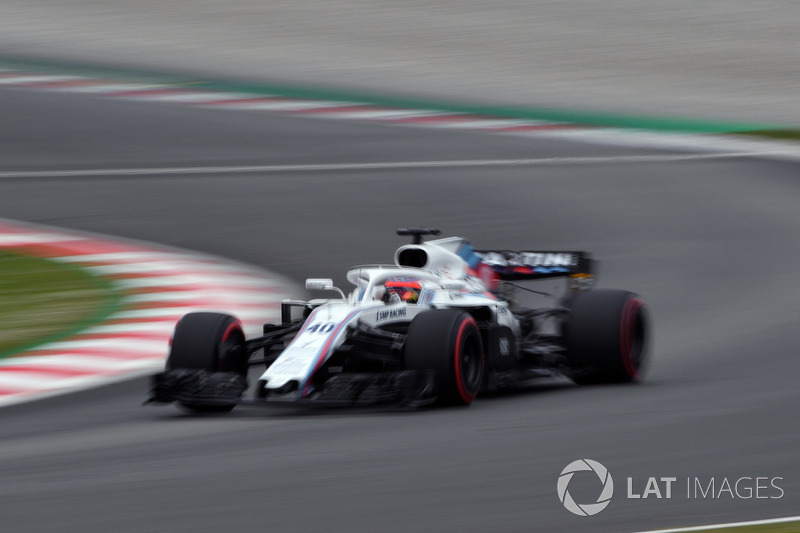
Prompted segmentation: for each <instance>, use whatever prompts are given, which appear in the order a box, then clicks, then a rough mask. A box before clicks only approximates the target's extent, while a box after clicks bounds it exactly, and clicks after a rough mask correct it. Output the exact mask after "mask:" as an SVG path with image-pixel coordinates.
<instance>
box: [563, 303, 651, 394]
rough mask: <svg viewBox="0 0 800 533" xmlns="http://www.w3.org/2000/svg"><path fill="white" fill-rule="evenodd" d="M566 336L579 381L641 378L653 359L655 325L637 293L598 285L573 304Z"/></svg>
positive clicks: (583, 382) (616, 380) (584, 382)
mask: <svg viewBox="0 0 800 533" xmlns="http://www.w3.org/2000/svg"><path fill="white" fill-rule="evenodd" d="M567 306H568V309H569V311H570V312H569V317H568V318H567V320H566V323H565V324H564V332H563V333H564V338H565V341H566V346H567V352H568V355H569V360H570V364H571V366H572V367H573V380H574V381H575V382H576V383H579V384H582V385H584V384H586V385H588V384H596V383H626V382H630V381H636V380H638V379H640V378H641V376H642V372H643V371H644V369H645V366H646V363H647V349H648V344H649V324H648V316H647V309H646V307H645V305H644V302H643V301H642V300H641V299H640V298H639V297H638V296H637V295H636V294H633V293H631V292H627V291H621V290H614V289H596V290H591V291H587V292H582V293H578V294H577V295H575V296H574V297H573V298H571V299H570V300H569V302H568V304H567Z"/></svg>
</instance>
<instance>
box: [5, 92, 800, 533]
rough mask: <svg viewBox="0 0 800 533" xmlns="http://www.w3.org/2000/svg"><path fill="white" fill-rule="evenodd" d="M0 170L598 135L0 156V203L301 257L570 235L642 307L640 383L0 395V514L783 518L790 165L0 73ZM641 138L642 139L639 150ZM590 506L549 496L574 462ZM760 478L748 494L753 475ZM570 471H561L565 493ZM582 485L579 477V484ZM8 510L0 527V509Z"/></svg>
mask: <svg viewBox="0 0 800 533" xmlns="http://www.w3.org/2000/svg"><path fill="white" fill-rule="evenodd" d="M0 116H2V117H3V129H2V131H0V161H2V164H1V166H2V168H0V170H34V169H49V170H57V169H81V168H132V167H148V168H152V167H167V166H182V167H183V166H195V167H197V166H224V165H272V164H307V163H353V162H365V161H391V162H415V161H433V160H436V161H444V160H465V159H470V160H471V159H481V158H485V159H522V158H526V159H528V158H543V157H556V158H570V157H579V156H589V155H591V156H602V157H607V158H608V160H607V161H604V162H602V163H598V164H595V165H582V164H575V163H574V162H570V161H568V160H565V161H564V162H563V163H562V164H550V165H546V166H544V165H529V166H516V167H505V166H498V167H492V168H451V167H442V168H436V169H430V168H429V169H419V168H403V167H402V166H401V167H398V168H395V169H391V170H386V169H384V170H362V171H349V172H345V171H336V170H331V171H316V172H314V171H304V172H271V173H250V174H236V175H232V174H231V175H226V174H224V173H221V174H211V175H192V174H189V175H181V176H163V175H143V176H135V177H102V176H100V177H52V178H46V179H31V178H9V179H1V180H0V216H3V217H7V218H13V219H21V220H29V221H34V222H41V223H47V224H52V225H57V226H63V227H68V228H77V229H83V230H91V231H98V232H102V233H108V234H112V235H120V236H124V237H133V238H139V239H145V240H150V241H157V242H161V243H166V244H170V245H177V246H181V247H184V248H189V249H195V250H201V251H204V252H211V253H216V254H221V255H225V256H229V257H232V258H234V259H238V260H244V261H247V262H250V263H253V264H256V265H260V266H263V267H266V268H268V269H271V270H274V271H277V272H279V273H282V274H285V275H288V276H290V277H291V278H293V279H296V280H302V279H303V278H304V277H308V276H332V277H334V278H335V279H337V281H339V282H342V278H343V273H344V269H345V268H346V267H347V266H350V265H352V264H357V263H364V262H381V261H388V260H390V258H391V255H392V253H393V251H394V249H395V248H396V247H397V246H398V245H400V244H402V243H403V242H404V241H403V240H402V239H399V238H398V237H396V236H394V235H393V229H394V228H395V227H397V226H401V225H410V224H419V225H430V226H437V227H440V228H442V229H443V230H444V231H445V232H446V233H447V234H458V235H464V236H467V237H469V238H470V239H471V241H472V242H473V244H475V245H476V246H477V247H481V248H495V247H496V248H538V247H542V248H545V247H548V248H549V247H557V248H564V249H587V250H590V251H592V252H594V253H595V254H596V256H597V257H598V258H599V259H600V260H601V261H602V264H601V275H600V283H601V286H604V287H619V288H626V289H630V290H634V291H637V292H640V293H641V294H642V295H643V296H644V297H645V298H646V300H647V301H648V303H649V305H650V309H651V312H652V316H653V320H654V322H655V336H656V337H655V344H654V347H653V355H654V359H653V365H652V368H651V372H650V374H649V379H648V380H647V381H646V382H645V383H644V384H642V385H638V386H625V387H607V388H603V387H596V388H578V387H575V386H572V385H570V384H566V383H542V384H535V385H533V386H531V387H530V388H528V389H525V390H521V391H515V392H513V393H508V394H503V395H494V396H491V397H487V398H479V400H478V401H477V402H476V403H475V404H474V405H473V406H472V407H470V408H468V409H436V410H424V411H413V412H397V411H392V410H360V411H308V410H305V409H278V408H269V409H267V410H259V409H255V408H251V407H244V408H241V409H237V410H236V411H234V412H233V413H232V414H231V415H230V416H226V417H201V418H193V417H187V416H184V415H183V414H181V413H180V412H179V411H178V410H176V409H174V408H172V407H167V408H152V407H141V406H140V405H139V404H140V403H141V401H142V400H143V399H144V398H145V393H146V382H145V381H143V380H138V381H134V382H130V383H126V384H122V385H118V386H113V387H108V388H105V389H101V390H97V391H92V392H88V393H82V394H79V395H75V396H69V397H62V398H57V399H53V400H48V401H44V402H39V403H34V404H29V405H24V406H18V407H12V408H7V409H4V410H3V411H1V412H0V480H2V481H0V493H1V494H2V498H3V506H2V510H0V523H2V524H3V525H4V530H8V531H141V530H145V529H147V530H154V531H244V530H266V531H318V530H328V531H364V532H367V531H370V532H371V531H379V530H381V531H408V530H411V531H476V532H477V531H504V532H519V531H534V530H540V531H635V530H640V529H647V528H659V527H667V526H672V525H683V524H686V525H691V524H702V523H714V522H722V521H736V520H747V519H757V518H769V517H773V516H785V515H792V514H796V511H797V508H798V504H799V503H800V478H798V475H800V468H798V465H797V460H796V457H797V455H796V448H797V439H798V436H799V435H800V422H798V421H797V417H796V415H795V412H796V405H797V402H798V396H799V395H798V391H797V387H796V380H795V374H796V372H797V371H798V369H799V367H800V365H799V364H798V362H797V340H798V333H797V327H796V325H797V323H798V319H799V318H800V316H798V315H800V311H798V306H797V304H796V300H797V298H796V296H797V289H796V285H795V283H794V281H795V279H794V275H795V271H796V265H797V264H798V259H800V252H798V250H800V248H799V247H798V237H797V235H798V231H797V230H798V227H800V214H798V211H797V209H796V206H797V205H798V196H799V195H798V184H797V181H796V174H797V166H796V165H793V164H789V163H778V162H767V161H759V160H755V159H740V158H721V159H717V160H705V161H683V162H675V161H669V160H667V159H665V160H664V161H662V162H650V163H646V164H645V163H632V162H630V161H626V160H625V159H624V156H627V155H638V154H645V153H646V154H652V155H659V154H658V152H653V151H650V152H643V151H635V150H631V149H625V148H608V147H603V148H601V147H597V146H591V145H582V144H578V143H569V144H566V143H563V142H556V141H552V140H545V139H540V140H531V139H518V138H511V137H501V136H487V135H484V134H466V133H452V132H441V131H438V132H437V131H427V130H420V129H411V128H399V127H398V128H390V127H384V126H376V125H365V124H347V123H336V122H326V121H320V120H313V119H302V118H292V117H285V116H284V117H278V116H270V115H258V116H247V115H240V114H235V113H230V112H226V111H210V110H206V111H203V110H197V109H183V108H173V107H159V106H154V105H150V104H137V103H122V102H108V101H103V100H95V99H90V98H84V97H75V96H67V95H61V96H59V95H54V94H40V93H34V92H21V91H6V90H3V91H1V92H0ZM665 155H669V154H665ZM580 458H590V459H595V460H597V461H600V462H601V463H603V464H604V465H606V466H607V467H608V468H609V471H610V472H611V473H612V475H613V476H614V479H615V483H616V492H615V497H614V500H613V501H612V503H611V505H610V506H609V507H608V509H606V510H605V511H603V512H602V513H601V514H599V515H597V516H595V517H591V518H579V517H576V516H573V515H571V514H569V513H568V512H567V511H566V510H565V509H564V508H563V507H562V506H561V505H560V503H559V502H558V498H557V495H556V480H557V478H558V474H559V473H560V472H561V470H562V468H564V467H565V466H566V465H567V464H568V463H570V462H571V461H573V460H575V459H580ZM629 476H630V477H632V478H633V479H634V482H635V484H636V486H635V487H634V488H635V489H636V490H638V491H639V492H641V489H642V488H643V485H644V482H645V481H646V480H647V478H648V477H650V476H657V477H661V476H674V477H677V478H679V479H681V480H685V479H686V478H687V477H691V478H694V477H697V478H701V479H703V480H708V479H710V478H712V477H714V478H716V479H717V480H721V479H722V478H726V477H727V478H728V479H730V480H735V479H737V478H741V477H745V476H748V477H753V478H755V477H758V476H763V477H769V478H773V477H776V476H777V477H782V478H783V479H782V480H781V481H779V482H778V484H779V485H780V486H781V487H782V489H783V492H784V495H783V497H782V498H780V499H770V498H766V499H755V498H753V499H731V498H730V497H728V496H727V495H723V497H722V498H721V499H713V500H712V499H699V500H698V499H691V498H687V497H686V494H685V489H684V490H681V491H680V492H678V491H676V494H675V495H673V498H672V499H669V500H666V499H663V500H656V499H653V498H648V499H647V500H641V499H640V500H633V499H627V498H625V494H626V478H627V477H629ZM774 494H775V492H774V491H773V492H770V493H769V494H768V495H774ZM579 495H581V494H580V493H576V497H577V496H579ZM584 496H585V494H584ZM8 525H11V527H10V528H9V529H6V528H7V527H8Z"/></svg>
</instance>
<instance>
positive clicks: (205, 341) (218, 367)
mask: <svg viewBox="0 0 800 533" xmlns="http://www.w3.org/2000/svg"><path fill="white" fill-rule="evenodd" d="M247 368H248V367H247V351H246V350H245V336H244V332H243V331H242V325H241V323H240V322H239V321H238V320H236V319H235V318H234V317H232V316H230V315H226V314H222V313H210V312H201V313H189V314H187V315H184V316H183V318H181V319H180V321H178V324H177V325H176V326H175V332H174V333H173V336H172V343H171V347H170V352H169V356H168V357H167V363H166V369H167V370H168V371H169V370H174V369H181V370H204V371H207V372H209V373H212V374H214V373H234V374H238V375H240V376H241V377H242V378H244V379H246V378H247ZM180 404H181V405H182V406H183V407H185V408H187V409H189V410H191V411H205V412H212V411H230V410H231V409H233V408H234V407H235V406H236V403H228V404H222V405H219V404H215V403H208V402H203V401H186V400H181V401H180Z"/></svg>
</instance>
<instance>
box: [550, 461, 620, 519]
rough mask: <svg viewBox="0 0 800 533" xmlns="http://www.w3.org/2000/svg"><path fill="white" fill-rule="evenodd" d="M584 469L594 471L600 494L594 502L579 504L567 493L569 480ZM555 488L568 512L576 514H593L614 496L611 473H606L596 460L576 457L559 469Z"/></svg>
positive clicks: (604, 468)
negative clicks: (599, 485)
mask: <svg viewBox="0 0 800 533" xmlns="http://www.w3.org/2000/svg"><path fill="white" fill-rule="evenodd" d="M586 471H588V472H594V473H595V474H596V475H597V477H598V479H599V480H600V483H601V485H602V489H600V495H599V496H598V497H597V501H596V502H594V503H583V504H579V503H577V502H576V501H575V500H574V499H573V498H572V495H571V494H570V493H569V482H570V481H572V477H573V476H574V475H575V473H576V472H586ZM557 489H558V499H559V500H560V501H561V503H562V504H563V505H564V507H566V508H567V510H568V511H569V512H571V513H574V514H576V515H578V516H593V515H596V514H597V513H599V512H600V511H602V510H603V509H605V508H606V507H608V504H609V503H611V497H612V496H614V480H613V479H612V478H611V474H609V473H608V469H607V468H606V467H605V466H603V465H602V464H600V463H598V462H597V461H592V460H591V459H578V460H577V461H573V462H571V463H570V464H568V465H567V466H566V468H564V470H562V471H561V475H560V476H558V485H557Z"/></svg>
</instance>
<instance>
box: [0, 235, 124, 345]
mask: <svg viewBox="0 0 800 533" xmlns="http://www.w3.org/2000/svg"><path fill="white" fill-rule="evenodd" d="M118 301H119V296H118V295H117V294H116V292H114V290H113V288H112V287H111V285H110V284H109V283H108V282H106V281H105V280H103V279H102V278H98V277H95V276H92V275H90V274H89V273H88V272H86V271H85V270H81V269H79V268H77V267H74V266H72V265H65V264H61V263H57V262H55V261H50V260H47V259H42V258H39V257H33V256H29V255H23V254H20V253H17V252H14V251H9V250H0V358H2V357H8V356H10V355H13V354H15V353H18V352H20V351H22V350H25V349H28V348H32V347H34V346H36V345H39V344H42V343H45V342H52V341H55V340H58V339H60V338H63V337H66V336H69V335H72V334H75V333H77V332H78V331H80V330H82V329H84V328H86V327H88V326H89V325H91V324H94V323H96V322H99V321H100V320H102V318H104V317H105V316H107V315H109V314H110V313H111V312H112V311H113V309H114V308H115V307H116V305H117V303H118Z"/></svg>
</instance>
